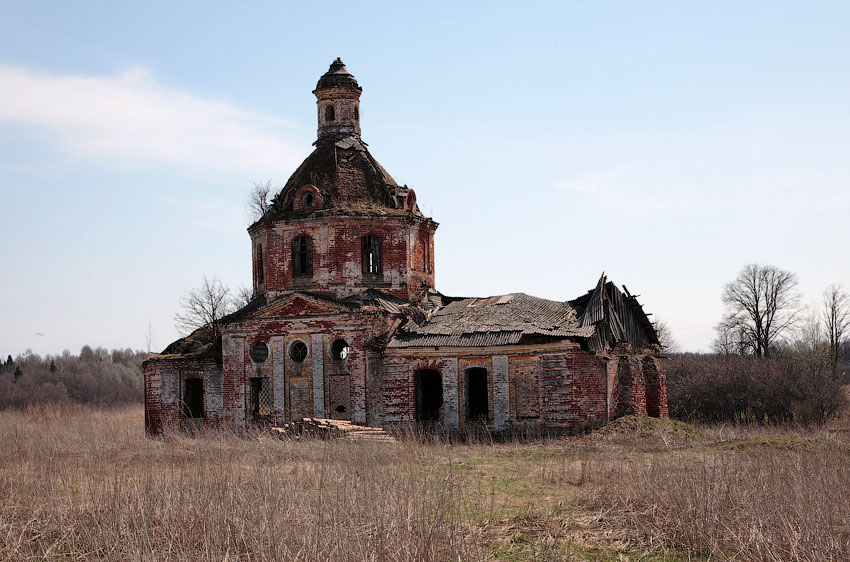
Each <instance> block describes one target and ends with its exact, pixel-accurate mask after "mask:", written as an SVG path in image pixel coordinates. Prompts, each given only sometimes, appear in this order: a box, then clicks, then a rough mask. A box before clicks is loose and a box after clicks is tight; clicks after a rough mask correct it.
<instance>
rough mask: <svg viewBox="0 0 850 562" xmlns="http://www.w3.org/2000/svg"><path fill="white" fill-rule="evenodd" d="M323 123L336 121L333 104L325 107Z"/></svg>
mask: <svg viewBox="0 0 850 562" xmlns="http://www.w3.org/2000/svg"><path fill="white" fill-rule="evenodd" d="M325 121H328V122H330V121H336V108H334V106H333V104H331V105H326V106H325Z"/></svg>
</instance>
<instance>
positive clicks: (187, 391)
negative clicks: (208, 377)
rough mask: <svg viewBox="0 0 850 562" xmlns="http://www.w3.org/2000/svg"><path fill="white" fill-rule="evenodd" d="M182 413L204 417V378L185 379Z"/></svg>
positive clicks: (188, 416) (192, 416) (191, 416)
mask: <svg viewBox="0 0 850 562" xmlns="http://www.w3.org/2000/svg"><path fill="white" fill-rule="evenodd" d="M183 415H184V416H186V417H187V418H202V417H204V379H186V382H185V383H184V392H183Z"/></svg>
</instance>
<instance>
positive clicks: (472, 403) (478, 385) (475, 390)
mask: <svg viewBox="0 0 850 562" xmlns="http://www.w3.org/2000/svg"><path fill="white" fill-rule="evenodd" d="M489 394H490V393H489V392H488V390H487V369H483V368H480V367H476V368H473V369H467V371H466V419H467V420H470V421H472V420H484V421H486V420H487V414H488V413H489V404H488V402H489V400H488V398H489Z"/></svg>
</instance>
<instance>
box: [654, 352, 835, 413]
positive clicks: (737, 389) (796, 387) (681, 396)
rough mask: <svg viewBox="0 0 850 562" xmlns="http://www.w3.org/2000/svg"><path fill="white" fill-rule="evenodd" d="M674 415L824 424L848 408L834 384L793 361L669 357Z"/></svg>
mask: <svg viewBox="0 0 850 562" xmlns="http://www.w3.org/2000/svg"><path fill="white" fill-rule="evenodd" d="M667 398H668V404H669V407H670V415H671V416H672V417H675V418H678V419H683V420H688V421H705V422H735V423H759V424H763V423H771V424H779V423H797V424H801V425H810V424H822V423H824V422H825V421H827V420H828V419H830V418H832V417H834V416H835V415H836V414H837V413H838V412H839V411H841V410H842V409H843V408H844V407H845V406H846V398H845V394H844V393H843V392H842V389H841V386H840V384H839V383H838V382H836V381H833V380H831V378H830V377H828V376H826V375H825V374H823V373H820V372H819V371H817V370H813V369H811V368H809V367H807V366H806V364H805V363H804V362H801V361H796V360H794V359H757V358H754V357H744V356H739V355H697V354H683V355H677V356H673V357H672V358H671V359H670V361H669V362H668V364H667Z"/></svg>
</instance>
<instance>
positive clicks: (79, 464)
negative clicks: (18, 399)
mask: <svg viewBox="0 0 850 562" xmlns="http://www.w3.org/2000/svg"><path fill="white" fill-rule="evenodd" d="M141 418H142V416H141V412H140V411H139V410H138V409H132V410H126V411H122V412H120V413H114V412H112V413H110V412H96V411H91V410H83V409H78V408H71V409H58V410H57V409H50V408H38V409H31V410H29V411H27V412H9V411H7V412H0V427H2V437H0V497H2V498H3V500H2V506H3V507H2V513H0V559H2V560H28V559H45V558H46V559H54V558H56V559H59V558H67V559H78V558H85V559H104V560H310V561H316V560H345V561H349V560H435V561H436V560H481V559H486V558H487V556H488V551H487V550H486V549H485V548H484V547H483V546H482V545H481V544H480V542H479V541H477V540H476V537H475V533H474V526H472V525H470V522H471V521H473V520H474V519H475V517H476V516H477V514H478V513H480V512H481V510H482V509H486V506H484V505H482V504H480V502H479V501H478V500H477V498H475V497H471V494H467V493H466V492H465V490H464V488H463V486H462V485H461V484H462V483H461V482H460V481H459V480H456V479H455V478H454V476H453V473H452V471H437V470H432V471H428V470H425V469H424V468H423V464H422V462H421V460H422V457H423V455H429V456H432V455H433V454H434V453H436V452H438V451H436V449H435V447H431V449H430V450H429V451H425V450H424V449H423V448H422V447H418V446H414V445H412V444H402V445H389V446H388V445H386V444H374V445H372V444H368V443H363V444H355V443H350V442H344V441H326V442H323V441H301V442H299V441H277V440H272V439H268V438H263V439H256V438H255V439H242V438H236V437H234V436H232V435H227V434H221V433H210V434H203V435H200V436H197V437H194V438H193V437H190V436H187V435H181V434H170V435H168V436H166V437H165V438H164V439H163V440H150V439H147V438H145V437H144V435H143V428H142V424H141ZM446 458H449V456H446Z"/></svg>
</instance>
